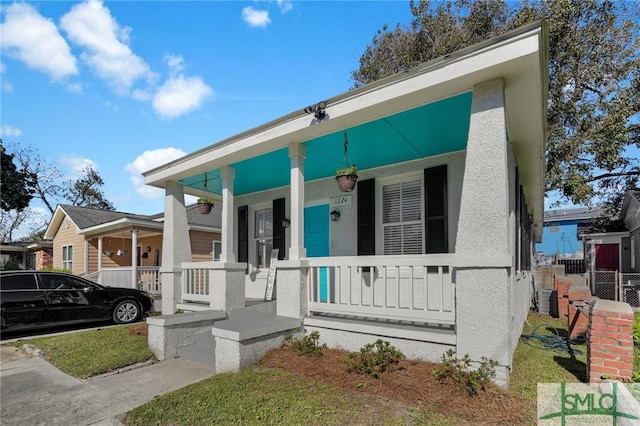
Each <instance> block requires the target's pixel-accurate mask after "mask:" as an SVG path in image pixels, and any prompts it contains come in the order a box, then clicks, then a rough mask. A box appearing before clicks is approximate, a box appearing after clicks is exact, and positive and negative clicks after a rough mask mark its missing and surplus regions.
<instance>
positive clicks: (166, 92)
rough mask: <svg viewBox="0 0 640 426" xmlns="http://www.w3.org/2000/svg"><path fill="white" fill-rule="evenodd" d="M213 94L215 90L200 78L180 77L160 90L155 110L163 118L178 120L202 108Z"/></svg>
mask: <svg viewBox="0 0 640 426" xmlns="http://www.w3.org/2000/svg"><path fill="white" fill-rule="evenodd" d="M213 94H214V92H213V89H212V88H211V87H209V86H207V85H206V84H205V82H204V81H202V79H201V78H200V77H188V78H187V77H184V76H183V75H180V76H177V77H174V78H170V79H169V80H167V81H165V83H164V84H163V85H162V87H160V89H158V92H157V93H156V94H155V96H154V97H153V109H154V110H155V111H156V113H157V114H159V115H160V116H162V117H165V118H176V117H180V116H181V115H184V114H186V113H188V112H190V111H192V110H194V109H198V108H200V106H201V105H202V102H204V100H205V99H206V98H208V97H210V96H213Z"/></svg>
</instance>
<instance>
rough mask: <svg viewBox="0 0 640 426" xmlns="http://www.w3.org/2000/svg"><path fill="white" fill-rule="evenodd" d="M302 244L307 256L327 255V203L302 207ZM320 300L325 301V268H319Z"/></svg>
mask: <svg viewBox="0 0 640 426" xmlns="http://www.w3.org/2000/svg"><path fill="white" fill-rule="evenodd" d="M304 245H305V247H306V248H307V256H308V257H325V256H329V205H328V204H322V205H320V206H313V207H307V208H305V209H304ZM313 291H315V290H313ZM320 301H321V302H326V301H327V268H320Z"/></svg>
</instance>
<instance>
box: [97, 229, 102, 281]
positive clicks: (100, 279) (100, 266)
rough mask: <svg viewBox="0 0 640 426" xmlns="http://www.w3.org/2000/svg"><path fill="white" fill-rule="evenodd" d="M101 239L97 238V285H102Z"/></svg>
mask: <svg viewBox="0 0 640 426" xmlns="http://www.w3.org/2000/svg"><path fill="white" fill-rule="evenodd" d="M101 271H102V237H98V284H102V282H101V281H102V276H101V275H102V272H101Z"/></svg>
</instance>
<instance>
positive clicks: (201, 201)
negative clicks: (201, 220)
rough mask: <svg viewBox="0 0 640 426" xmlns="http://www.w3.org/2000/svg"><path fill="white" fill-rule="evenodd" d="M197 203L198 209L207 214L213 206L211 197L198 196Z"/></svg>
mask: <svg viewBox="0 0 640 426" xmlns="http://www.w3.org/2000/svg"><path fill="white" fill-rule="evenodd" d="M197 204H198V210H200V213H202V214H209V213H210V212H211V209H212V208H213V200H212V199H211V198H207V197H200V198H198V201H197Z"/></svg>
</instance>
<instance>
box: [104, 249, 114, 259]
mask: <svg viewBox="0 0 640 426" xmlns="http://www.w3.org/2000/svg"><path fill="white" fill-rule="evenodd" d="M104 255H105V256H107V257H108V258H109V259H111V258H112V257H113V252H112V251H111V250H107V251H105V252H104Z"/></svg>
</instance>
